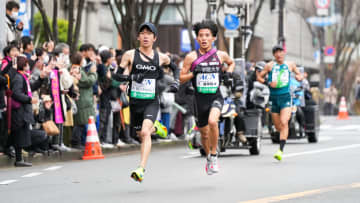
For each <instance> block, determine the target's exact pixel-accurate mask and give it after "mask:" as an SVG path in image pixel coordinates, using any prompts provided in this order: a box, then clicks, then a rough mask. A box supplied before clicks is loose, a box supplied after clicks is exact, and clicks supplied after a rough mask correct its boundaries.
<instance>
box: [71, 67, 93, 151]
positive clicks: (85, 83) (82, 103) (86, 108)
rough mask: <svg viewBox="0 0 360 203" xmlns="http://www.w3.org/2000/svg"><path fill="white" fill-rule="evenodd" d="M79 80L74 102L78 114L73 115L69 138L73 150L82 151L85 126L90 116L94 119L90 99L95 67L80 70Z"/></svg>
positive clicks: (91, 99)
mask: <svg viewBox="0 0 360 203" xmlns="http://www.w3.org/2000/svg"><path fill="white" fill-rule="evenodd" d="M80 74H81V79H80V80H79V83H78V86H79V92H80V97H79V100H77V101H76V106H77V108H78V113H77V114H75V115H74V129H73V133H72V138H71V144H72V147H73V148H78V149H82V148H83V146H84V145H85V135H86V132H85V131H86V125H87V124H88V119H89V117H90V116H94V117H95V110H94V107H93V106H94V100H93V97H92V94H93V89H92V86H93V85H94V84H95V82H96V80H97V74H96V66H95V64H94V65H92V66H91V68H90V70H89V72H88V73H87V72H86V71H85V67H82V68H81V70H80Z"/></svg>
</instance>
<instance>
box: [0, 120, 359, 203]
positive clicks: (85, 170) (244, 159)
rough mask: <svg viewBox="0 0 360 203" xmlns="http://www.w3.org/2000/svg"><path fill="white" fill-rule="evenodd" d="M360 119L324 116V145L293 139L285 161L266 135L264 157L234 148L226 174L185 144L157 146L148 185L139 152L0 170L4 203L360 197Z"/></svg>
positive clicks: (224, 162) (223, 161)
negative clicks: (138, 173)
mask: <svg viewBox="0 0 360 203" xmlns="http://www.w3.org/2000/svg"><path fill="white" fill-rule="evenodd" d="M359 134H360V117H359V118H355V117H352V118H351V119H350V120H349V121H336V119H334V118H323V119H322V130H321V133H320V142H319V143H317V144H308V143H307V140H292V141H289V142H288V144H287V145H286V147H285V154H286V155H285V157H284V159H283V161H282V162H278V161H276V160H274V159H273V157H272V156H273V154H274V153H275V152H276V150H277V149H278V145H273V144H271V143H270V140H264V142H263V148H262V151H261V154H260V155H259V156H250V155H249V152H248V151H247V150H232V151H227V152H226V153H224V154H223V155H222V156H221V157H220V158H219V163H220V169H221V171H220V173H219V174H216V175H212V176H208V175H206V173H205V159H204V158H202V157H200V155H199V153H198V152H197V151H190V150H189V149H187V148H186V146H184V147H177V148H171V149H160V150H153V151H152V154H151V156H150V160H149V165H148V167H147V171H146V173H145V179H144V181H143V183H141V184H139V183H136V182H134V181H133V180H132V179H130V172H131V170H132V169H134V168H135V167H136V166H137V164H138V160H139V154H138V153H135V154H134V153H132V154H128V155H121V156H117V155H114V156H112V157H109V156H107V157H106V158H105V159H104V160H92V161H73V162H60V163H56V164H54V163H51V164H43V165H36V166H33V167H32V168H13V167H11V168H5V169H0V198H1V202H7V203H9V202H16V203H21V202H86V203H90V202H126V203H127V202H141V203H147V202H156V203H160V202H171V203H172V202H206V203H210V202H217V203H219V202H221V203H228V202H296V203H298V202H306V203H309V202H360V199H359V197H360V162H359V160H360V158H359V157H360V135H359Z"/></svg>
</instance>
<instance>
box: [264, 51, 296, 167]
mask: <svg viewBox="0 0 360 203" xmlns="http://www.w3.org/2000/svg"><path fill="white" fill-rule="evenodd" d="M272 53H273V55H274V58H275V61H271V62H269V63H267V64H266V65H265V67H264V69H263V70H262V71H261V73H260V75H259V77H258V81H259V82H264V77H265V76H266V75H267V74H268V85H269V86H270V101H269V102H270V105H271V115H272V122H273V123H274V125H275V128H276V130H277V131H278V132H280V149H279V150H278V151H277V152H276V153H275V155H274V158H275V159H277V160H279V161H281V159H282V154H283V151H284V147H285V144H286V140H287V137H288V135H289V126H288V124H289V120H290V117H291V96H290V85H289V82H290V73H291V72H294V73H295V79H296V80H298V81H301V80H302V79H303V76H302V74H301V73H300V71H299V70H298V69H297V68H296V64H295V63H294V62H288V61H285V52H284V49H283V48H282V47H281V46H279V45H276V46H274V47H273V49H272Z"/></svg>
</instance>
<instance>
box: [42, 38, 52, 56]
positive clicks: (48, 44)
mask: <svg viewBox="0 0 360 203" xmlns="http://www.w3.org/2000/svg"><path fill="white" fill-rule="evenodd" d="M54 47H55V44H54V42H53V41H51V40H50V41H48V42H44V44H43V49H44V50H45V51H46V52H47V53H48V54H49V55H53V54H54V53H53V52H54Z"/></svg>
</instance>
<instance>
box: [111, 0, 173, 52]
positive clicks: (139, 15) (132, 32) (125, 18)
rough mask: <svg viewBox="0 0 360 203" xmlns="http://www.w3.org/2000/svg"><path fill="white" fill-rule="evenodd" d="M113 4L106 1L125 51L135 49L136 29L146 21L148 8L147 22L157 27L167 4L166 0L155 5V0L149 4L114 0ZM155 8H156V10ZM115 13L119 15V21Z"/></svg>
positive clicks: (134, 0)
mask: <svg viewBox="0 0 360 203" xmlns="http://www.w3.org/2000/svg"><path fill="white" fill-rule="evenodd" d="M113 2H114V3H112V1H111V0H108V4H109V6H110V10H111V14H112V16H113V20H114V23H115V25H116V28H117V30H118V32H119V34H120V36H121V39H122V47H123V49H125V50H128V49H132V48H134V47H136V44H137V40H136V38H137V33H136V29H137V28H138V27H139V25H140V24H141V23H143V22H144V21H145V20H146V16H147V14H148V8H149V6H150V14H151V15H150V19H149V21H150V22H152V23H154V24H155V26H158V25H159V22H160V17H161V15H162V13H163V11H164V10H165V8H166V6H167V4H168V0H162V1H161V2H160V4H156V3H155V0H153V1H152V3H151V4H149V1H148V0H142V1H140V0H114V1H113ZM155 6H158V9H157V10H156V9H155ZM155 10H156V14H155ZM116 13H120V18H121V19H120V21H119V20H118V19H117V17H116ZM154 16H155V18H154Z"/></svg>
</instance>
